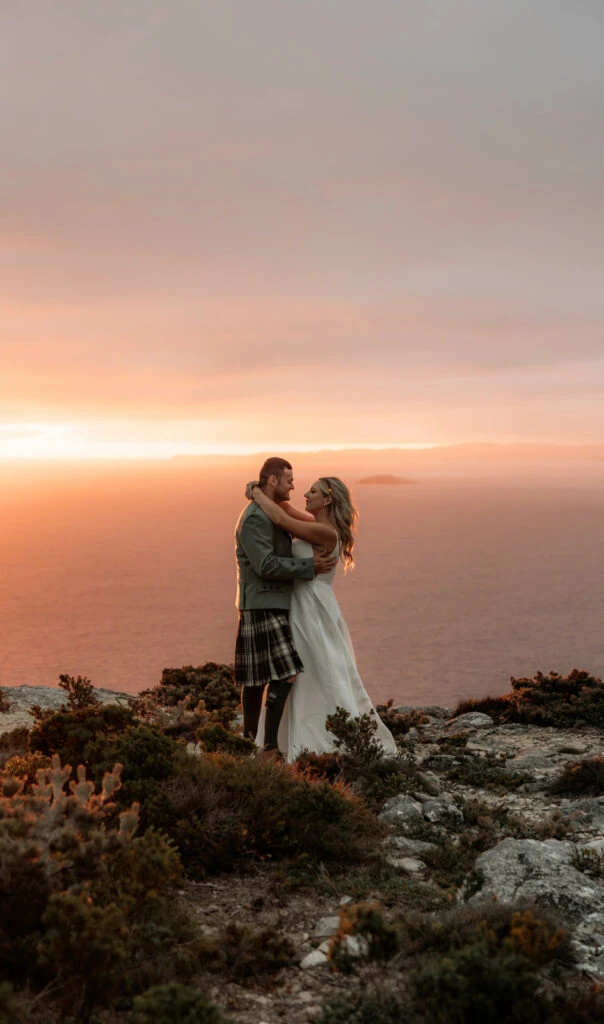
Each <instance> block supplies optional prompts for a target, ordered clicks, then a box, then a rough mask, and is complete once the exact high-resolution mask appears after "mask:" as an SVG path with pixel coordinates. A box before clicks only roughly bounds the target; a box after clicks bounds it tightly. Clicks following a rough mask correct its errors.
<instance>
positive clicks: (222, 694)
mask: <svg viewBox="0 0 604 1024" xmlns="http://www.w3.org/2000/svg"><path fill="white" fill-rule="evenodd" d="M185 700H186V701H188V702H189V704H190V706H191V707H196V706H197V705H198V704H199V701H203V702H204V706H205V709H206V711H209V712H216V713H217V715H219V716H220V720H221V722H222V724H223V725H228V724H229V722H232V720H233V719H234V717H235V715H236V714H237V712H238V710H239V705H240V693H239V688H238V687H237V686H236V685H235V670H234V668H233V666H232V665H218V664H216V662H213V661H208V662H206V663H205V665H198V666H197V667H194V666H193V665H185V666H184V667H183V668H165V669H164V670H163V672H162V676H161V679H160V682H159V684H158V685H157V686H154V687H153V688H151V689H148V690H142V691H141V693H140V694H139V696H138V697H136V698H133V699H132V700H131V707H132V708H133V710H134V711H135V712H136V713H137V714H138V713H139V711H144V709H145V707H148V706H149V702H150V703H151V705H153V704H155V705H159V706H161V707H175V706H176V705H177V704H180V703H181V702H183V701H185Z"/></svg>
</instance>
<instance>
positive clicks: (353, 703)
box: [279, 539, 397, 761]
mask: <svg viewBox="0 0 604 1024" xmlns="http://www.w3.org/2000/svg"><path fill="white" fill-rule="evenodd" d="M336 550H337V549H336ZM292 554H293V555H295V556H296V557H297V558H308V557H312V547H311V545H310V544H309V543H308V542H307V541H305V540H299V539H297V540H294V541H293V544H292ZM336 568H337V566H334V568H333V569H332V570H331V571H330V572H327V573H320V574H319V575H318V576H315V578H314V579H312V580H295V581H294V590H293V596H292V602H291V608H290V614H289V622H290V626H291V631H292V636H293V639H294V643H295V645H296V649H297V651H298V654H299V655H300V657H301V659H302V663H303V665H304V671H303V672H301V673H300V675H299V676H298V677H297V679H296V682H295V683H294V685H293V688H292V692H291V694H290V696H289V699H288V702H287V705H286V708H285V713H284V715H283V719H282V722H281V727H280V730H279V747H280V749H281V751H282V752H283V753H284V754H285V755H286V757H287V760H288V761H295V760H296V757H297V756H298V754H299V753H300V751H301V750H304V749H307V750H311V751H313V752H314V753H317V754H321V753H324V752H326V751H329V750H333V749H334V737H333V734H332V733H329V732H328V731H327V729H326V728H325V719H326V718H327V716H328V715H332V714H333V713H334V711H335V710H336V708H337V707H342V708H345V709H346V710H347V711H348V712H350V714H351V715H352V716H353V717H355V718H356V717H358V716H359V715H364V714H370V715H371V716H372V718H373V719H374V720H375V721H376V723H377V730H376V732H375V734H374V735H375V738H376V739H377V740H378V741H379V742H380V743H381V744H382V746H383V748H384V751H385V753H388V754H396V753H397V749H396V743H395V742H394V738H393V736H392V734H391V732H390V731H389V729H387V728H386V726H385V725H384V723H383V722H382V720H381V718H380V717H379V715H378V714H377V712H376V710H375V708H374V706H373V704H372V703H371V700H370V698H369V696H368V694H367V692H366V690H365V687H364V686H363V683H362V681H361V677H360V675H359V673H358V670H357V666H356V661H355V657H354V650H353V647H352V642H351V640H350V634H349V632H348V628H347V626H346V623H345V622H344V619H343V617H342V612H341V611H340V606H339V604H338V601H337V598H336V595H335V593H334V590H333V581H334V577H335V574H336Z"/></svg>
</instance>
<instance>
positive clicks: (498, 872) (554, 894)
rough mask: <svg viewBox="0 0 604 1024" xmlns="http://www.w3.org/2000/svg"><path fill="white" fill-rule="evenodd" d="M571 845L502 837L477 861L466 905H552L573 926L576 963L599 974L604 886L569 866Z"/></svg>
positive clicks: (602, 969)
mask: <svg viewBox="0 0 604 1024" xmlns="http://www.w3.org/2000/svg"><path fill="white" fill-rule="evenodd" d="M575 850H576V847H575V845H574V843H568V842H562V841H560V840H558V839H546V840H545V841H544V842H539V841H538V840H536V839H503V840H502V841H501V842H500V843H498V844H497V845H496V846H494V847H492V848H491V849H490V850H486V851H485V852H484V853H482V854H481V855H480V856H479V857H478V858H477V860H476V864H475V869H476V870H477V871H479V872H480V873H481V874H482V876H483V879H484V881H483V884H482V886H481V888H480V890H479V891H478V892H477V893H475V894H474V895H473V896H471V897H470V899H469V901H468V902H470V903H475V904H476V903H481V902H491V901H492V900H494V899H497V900H498V901H500V902H501V903H510V904H512V905H513V904H515V903H521V904H525V903H534V904H536V905H537V906H543V907H555V908H556V909H557V910H558V911H559V912H560V915H561V917H562V918H563V920H564V921H565V923H566V924H567V925H568V926H569V927H570V928H571V930H572V945H573V947H574V950H575V953H576V955H577V958H578V961H579V965H580V966H581V967H582V968H583V969H585V970H588V971H590V972H591V973H593V974H597V975H599V976H604V889H603V888H602V887H601V886H599V885H598V884H597V882H595V881H593V879H591V878H590V877H589V876H588V875H586V874H584V873H583V872H581V871H579V870H578V869H577V868H575V867H574V866H573V864H572V860H573V857H574V855H575Z"/></svg>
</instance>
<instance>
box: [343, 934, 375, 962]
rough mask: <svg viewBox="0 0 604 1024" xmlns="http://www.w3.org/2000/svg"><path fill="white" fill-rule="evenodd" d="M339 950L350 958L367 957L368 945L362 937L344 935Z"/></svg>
mask: <svg viewBox="0 0 604 1024" xmlns="http://www.w3.org/2000/svg"><path fill="white" fill-rule="evenodd" d="M340 948H341V949H342V950H343V951H344V952H345V953H348V956H351V957H355V958H356V957H360V956H367V954H368V952H369V943H368V942H367V939H365V938H363V936H362V935H345V936H344V938H343V939H342V942H341V943H340Z"/></svg>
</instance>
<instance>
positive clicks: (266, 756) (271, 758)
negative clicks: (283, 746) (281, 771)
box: [256, 747, 283, 764]
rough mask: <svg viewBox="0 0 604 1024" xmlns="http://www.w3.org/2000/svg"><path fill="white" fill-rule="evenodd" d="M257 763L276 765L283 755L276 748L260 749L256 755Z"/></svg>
mask: <svg viewBox="0 0 604 1024" xmlns="http://www.w3.org/2000/svg"><path fill="white" fill-rule="evenodd" d="M256 760H257V761H267V762H268V763H269V764H278V763H279V762H280V761H282V760H283V754H282V753H281V751H280V750H279V748H278V747H269V748H268V749H267V748H266V747H261V748H260V750H259V751H258V753H257V754H256Z"/></svg>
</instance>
